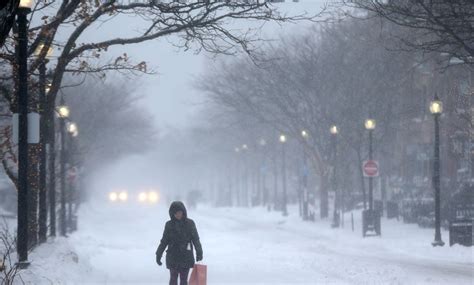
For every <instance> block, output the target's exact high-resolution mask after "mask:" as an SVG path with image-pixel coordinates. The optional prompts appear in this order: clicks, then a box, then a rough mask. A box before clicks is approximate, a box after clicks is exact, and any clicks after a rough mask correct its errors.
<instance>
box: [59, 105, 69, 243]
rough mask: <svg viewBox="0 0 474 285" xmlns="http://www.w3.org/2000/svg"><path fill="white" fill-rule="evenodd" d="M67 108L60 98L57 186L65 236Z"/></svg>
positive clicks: (64, 234) (63, 234)
mask: <svg viewBox="0 0 474 285" xmlns="http://www.w3.org/2000/svg"><path fill="white" fill-rule="evenodd" d="M69 112H70V111H69V107H68V106H66V105H65V103H64V97H62V96H61V99H60V105H59V106H58V115H59V131H60V133H61V152H60V156H61V157H60V159H59V164H60V172H59V173H60V174H59V185H60V193H61V198H60V200H61V208H60V211H59V216H60V222H61V229H60V230H61V235H62V236H66V231H67V225H66V180H65V179H66V177H65V176H66V148H65V147H66V146H65V145H66V134H65V132H66V125H65V124H66V122H65V121H66V119H67V118H68V117H69Z"/></svg>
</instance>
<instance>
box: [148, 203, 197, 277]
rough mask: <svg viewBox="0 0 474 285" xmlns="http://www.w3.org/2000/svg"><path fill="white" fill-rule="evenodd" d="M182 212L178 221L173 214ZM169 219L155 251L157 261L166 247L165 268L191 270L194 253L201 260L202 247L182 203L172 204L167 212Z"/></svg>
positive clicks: (194, 226)
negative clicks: (181, 216)
mask: <svg viewBox="0 0 474 285" xmlns="http://www.w3.org/2000/svg"><path fill="white" fill-rule="evenodd" d="M178 211H182V212H183V218H182V219H181V220H178V219H176V218H175V217H174V214H175V213H176V212H178ZM169 214H170V218H171V220H169V221H168V222H166V225H165V230H164V232H163V237H162V238H161V243H160V245H159V246H158V249H157V250H156V255H157V258H158V259H161V257H162V256H163V252H164V251H165V249H166V247H168V250H167V251H166V267H167V268H169V269H170V268H172V269H181V268H192V267H193V266H194V251H193V248H195V249H196V255H197V258H198V260H201V259H202V247H201V242H200V241H199V235H198V232H197V229H196V224H195V223H194V221H193V220H191V219H188V217H187V212H186V208H185V206H184V204H183V203H182V202H173V203H172V204H171V206H170V210H169Z"/></svg>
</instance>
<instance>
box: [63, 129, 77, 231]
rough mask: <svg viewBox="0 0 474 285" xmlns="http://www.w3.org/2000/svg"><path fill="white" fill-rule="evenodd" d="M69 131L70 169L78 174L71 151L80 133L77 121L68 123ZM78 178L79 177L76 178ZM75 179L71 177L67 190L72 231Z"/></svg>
mask: <svg viewBox="0 0 474 285" xmlns="http://www.w3.org/2000/svg"><path fill="white" fill-rule="evenodd" d="M66 129H67V132H68V134H69V135H70V137H69V140H68V143H67V146H68V150H67V151H68V152H67V154H68V161H67V162H68V165H69V171H71V172H72V173H71V174H70V175H77V173H76V172H75V171H73V170H75V169H76V168H75V167H74V168H73V161H74V160H73V159H72V157H71V153H72V145H73V142H72V138H74V137H77V136H78V134H79V130H78V128H77V125H76V123H73V122H69V123H68V124H67V127H66ZM76 179H77V178H76ZM73 182H74V181H73V180H72V179H70V180H69V188H68V191H66V192H67V198H68V199H67V202H68V215H67V221H68V225H69V228H70V230H71V231H73V230H75V229H76V226H74V225H73V213H72V204H73V197H74V193H75V191H76V190H75V187H74V184H73Z"/></svg>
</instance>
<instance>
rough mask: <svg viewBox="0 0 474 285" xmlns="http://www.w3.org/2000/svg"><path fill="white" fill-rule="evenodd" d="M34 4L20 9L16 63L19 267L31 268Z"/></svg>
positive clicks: (24, 2)
mask: <svg viewBox="0 0 474 285" xmlns="http://www.w3.org/2000/svg"><path fill="white" fill-rule="evenodd" d="M32 4H33V3H32V1H31V0H22V1H20V4H19V6H18V11H17V23H18V45H17V50H16V57H17V58H16V60H17V64H18V88H17V96H16V97H17V98H16V99H17V102H18V107H17V108H18V111H17V112H18V113H19V116H18V122H19V128H18V227H17V252H18V266H19V267H20V268H25V267H27V266H28V62H27V60H28V35H27V33H28V31H27V29H28V27H27V26H28V20H27V15H28V14H29V13H30V12H31V6H32Z"/></svg>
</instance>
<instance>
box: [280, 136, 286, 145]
mask: <svg viewBox="0 0 474 285" xmlns="http://www.w3.org/2000/svg"><path fill="white" fill-rule="evenodd" d="M280 142H281V143H286V136H285V135H280Z"/></svg>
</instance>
